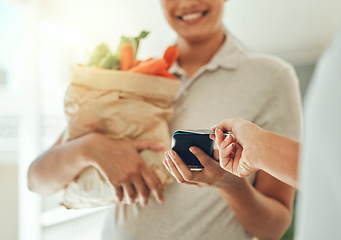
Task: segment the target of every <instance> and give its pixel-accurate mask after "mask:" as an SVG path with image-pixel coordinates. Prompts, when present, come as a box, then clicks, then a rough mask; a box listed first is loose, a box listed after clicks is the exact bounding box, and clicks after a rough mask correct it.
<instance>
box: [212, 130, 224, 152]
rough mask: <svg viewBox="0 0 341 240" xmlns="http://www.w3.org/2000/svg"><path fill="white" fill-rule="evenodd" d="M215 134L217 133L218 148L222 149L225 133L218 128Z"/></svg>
mask: <svg viewBox="0 0 341 240" xmlns="http://www.w3.org/2000/svg"><path fill="white" fill-rule="evenodd" d="M214 133H215V143H216V145H217V147H218V148H220V144H221V143H222V142H223V140H224V133H223V132H222V131H221V130H220V129H219V128H216V129H215V131H214Z"/></svg>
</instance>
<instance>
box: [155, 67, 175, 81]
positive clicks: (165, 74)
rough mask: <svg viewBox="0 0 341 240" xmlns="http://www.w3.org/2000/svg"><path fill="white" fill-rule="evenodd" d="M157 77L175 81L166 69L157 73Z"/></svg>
mask: <svg viewBox="0 0 341 240" xmlns="http://www.w3.org/2000/svg"><path fill="white" fill-rule="evenodd" d="M158 76H160V77H166V78H170V79H176V77H175V76H174V75H173V74H171V73H170V72H168V71H167V69H165V70H164V71H163V72H161V73H159V74H158Z"/></svg>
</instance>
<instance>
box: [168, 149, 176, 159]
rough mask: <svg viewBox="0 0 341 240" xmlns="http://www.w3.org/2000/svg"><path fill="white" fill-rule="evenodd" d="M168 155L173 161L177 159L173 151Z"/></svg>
mask: <svg viewBox="0 0 341 240" xmlns="http://www.w3.org/2000/svg"><path fill="white" fill-rule="evenodd" d="M168 154H169V156H170V158H171V159H172V160H173V159H174V158H175V154H174V152H173V151H172V150H170V151H168Z"/></svg>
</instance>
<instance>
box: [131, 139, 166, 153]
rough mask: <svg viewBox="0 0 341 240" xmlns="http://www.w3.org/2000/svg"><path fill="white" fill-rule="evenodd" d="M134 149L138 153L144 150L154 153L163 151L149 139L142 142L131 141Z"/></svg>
mask: <svg viewBox="0 0 341 240" xmlns="http://www.w3.org/2000/svg"><path fill="white" fill-rule="evenodd" d="M132 143H133V145H134V147H135V148H136V149H137V150H138V151H142V150H145V149H151V150H154V151H162V150H163V146H162V145H161V144H159V143H157V142H155V141H153V140H151V139H143V140H133V141H132Z"/></svg>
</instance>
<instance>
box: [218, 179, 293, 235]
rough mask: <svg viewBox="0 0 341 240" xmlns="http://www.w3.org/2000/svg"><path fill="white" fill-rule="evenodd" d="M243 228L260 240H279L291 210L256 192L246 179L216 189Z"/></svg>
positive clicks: (286, 226)
mask: <svg viewBox="0 0 341 240" xmlns="http://www.w3.org/2000/svg"><path fill="white" fill-rule="evenodd" d="M217 190H218V192H219V193H220V195H221V196H222V197H223V198H224V199H225V200H226V201H227V203H228V204H229V206H230V207H231V208H232V210H233V211H234V213H235V216H236V217H237V219H238V220H239V222H240V223H241V224H242V225H243V226H244V228H245V229H246V230H247V231H248V232H249V233H250V234H251V235H253V236H256V237H258V238H260V239H264V240H265V239H279V238H280V237H281V236H282V235H283V233H284V232H285V231H286V229H287V228H288V227H289V225H290V223H291V210H290V209H288V208H287V207H286V206H285V205H283V204H282V203H281V202H279V201H278V200H276V199H274V198H270V197H267V196H265V195H263V194H262V193H260V192H259V191H257V190H256V189H255V188H254V187H253V186H252V185H251V184H250V183H249V182H248V181H247V180H246V179H244V182H241V183H240V184H238V185H234V186H231V187H227V188H218V189H217Z"/></svg>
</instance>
